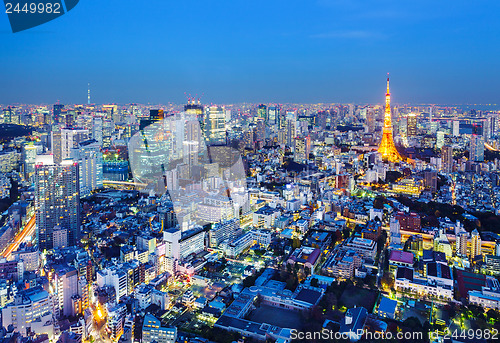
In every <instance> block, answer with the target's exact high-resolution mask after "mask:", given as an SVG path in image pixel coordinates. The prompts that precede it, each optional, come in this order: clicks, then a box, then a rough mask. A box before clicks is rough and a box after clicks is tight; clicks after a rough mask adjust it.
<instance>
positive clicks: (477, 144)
mask: <svg viewBox="0 0 500 343" xmlns="http://www.w3.org/2000/svg"><path fill="white" fill-rule="evenodd" d="M469 159H470V160H471V161H475V162H482V161H484V137H483V136H480V135H472V136H471V139H470V145H469Z"/></svg>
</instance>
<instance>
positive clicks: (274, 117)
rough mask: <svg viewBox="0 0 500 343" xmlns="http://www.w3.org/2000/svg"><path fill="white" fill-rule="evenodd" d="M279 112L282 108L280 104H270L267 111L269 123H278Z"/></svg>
mask: <svg viewBox="0 0 500 343" xmlns="http://www.w3.org/2000/svg"><path fill="white" fill-rule="evenodd" d="M279 113H280V110H279V107H278V106H269V109H268V111H267V122H268V124H269V125H275V124H276V123H277V121H278V117H279Z"/></svg>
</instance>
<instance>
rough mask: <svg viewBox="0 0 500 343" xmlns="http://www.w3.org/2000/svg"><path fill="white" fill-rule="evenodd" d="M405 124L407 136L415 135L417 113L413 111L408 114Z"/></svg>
mask: <svg viewBox="0 0 500 343" xmlns="http://www.w3.org/2000/svg"><path fill="white" fill-rule="evenodd" d="M406 125H407V126H406V134H407V135H408V137H409V138H411V137H415V136H416V135H417V115H416V114H415V113H409V114H408V117H407V124H406Z"/></svg>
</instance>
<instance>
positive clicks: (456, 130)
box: [452, 120, 460, 137]
mask: <svg viewBox="0 0 500 343" xmlns="http://www.w3.org/2000/svg"><path fill="white" fill-rule="evenodd" d="M452 131H453V136H454V137H458V136H460V121H458V120H454V121H453V127H452Z"/></svg>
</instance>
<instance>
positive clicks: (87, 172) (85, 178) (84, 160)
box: [73, 139, 103, 197]
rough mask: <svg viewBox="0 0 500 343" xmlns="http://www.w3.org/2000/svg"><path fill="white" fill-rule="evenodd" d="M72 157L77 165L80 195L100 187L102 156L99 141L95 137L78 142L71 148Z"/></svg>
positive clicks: (101, 181) (86, 194)
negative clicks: (75, 146) (76, 146)
mask: <svg viewBox="0 0 500 343" xmlns="http://www.w3.org/2000/svg"><path fill="white" fill-rule="evenodd" d="M73 158H74V159H75V160H76V161H78V166H79V174H80V197H85V196H88V195H90V194H91V193H92V192H93V191H95V190H96V189H99V188H102V183H103V158H102V153H101V149H100V145H99V143H98V142H97V141H96V140H95V139H90V140H87V141H83V142H80V143H79V144H78V148H75V149H73Z"/></svg>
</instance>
